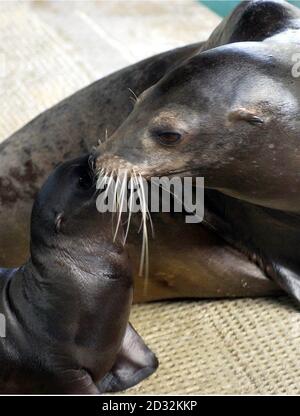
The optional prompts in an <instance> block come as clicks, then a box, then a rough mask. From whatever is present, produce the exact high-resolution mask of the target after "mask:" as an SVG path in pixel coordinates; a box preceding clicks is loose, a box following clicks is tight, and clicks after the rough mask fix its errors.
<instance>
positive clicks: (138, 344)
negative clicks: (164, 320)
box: [97, 324, 158, 393]
mask: <svg viewBox="0 0 300 416" xmlns="http://www.w3.org/2000/svg"><path fill="white" fill-rule="evenodd" d="M157 367H158V360H157V358H156V357H155V355H154V354H153V352H152V351H151V350H150V349H149V348H148V347H147V346H146V344H145V343H144V341H143V340H142V338H141V337H140V336H139V334H138V333H137V332H136V331H135V330H134V328H133V327H132V326H131V325H130V324H128V325H127V329H126V333H125V336H124V339H123V344H122V347H121V349H120V351H119V353H118V355H117V359H116V361H115V364H114V366H113V368H112V369H111V371H110V372H109V373H107V374H106V375H105V376H104V378H103V379H102V380H101V381H100V383H99V384H98V385H97V387H98V388H99V390H100V393H109V392H110V393H111V392H117V391H122V390H125V389H128V388H129V387H132V386H135V385H136V384H138V383H139V382H140V381H142V380H144V379H145V378H147V377H149V376H150V375H151V374H152V373H154V371H155V370H156V369H157Z"/></svg>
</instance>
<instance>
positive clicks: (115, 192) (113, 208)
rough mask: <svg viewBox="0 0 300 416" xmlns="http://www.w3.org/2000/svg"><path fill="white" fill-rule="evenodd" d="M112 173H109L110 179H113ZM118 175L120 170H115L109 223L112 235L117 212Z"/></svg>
mask: <svg viewBox="0 0 300 416" xmlns="http://www.w3.org/2000/svg"><path fill="white" fill-rule="evenodd" d="M113 172H114V170H113V171H112V173H111V178H113ZM119 175H120V170H119V169H117V171H116V182H115V189H114V195H113V206H112V222H111V226H112V235H114V214H115V213H116V212H117V209H118V199H119V198H118V197H119V195H118V187H119V183H120V179H119Z"/></svg>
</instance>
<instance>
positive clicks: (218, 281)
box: [0, 1, 296, 300]
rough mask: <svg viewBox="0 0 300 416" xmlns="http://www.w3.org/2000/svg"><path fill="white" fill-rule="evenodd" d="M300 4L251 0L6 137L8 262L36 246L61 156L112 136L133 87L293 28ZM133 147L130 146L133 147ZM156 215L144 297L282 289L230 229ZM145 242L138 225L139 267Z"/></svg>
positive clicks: (2, 254) (0, 168) (0, 254)
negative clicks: (42, 192)
mask: <svg viewBox="0 0 300 416" xmlns="http://www.w3.org/2000/svg"><path fill="white" fill-rule="evenodd" d="M295 10H296V9H294V8H293V7H292V6H289V5H288V4H287V3H281V4H278V3H276V2H272V1H256V2H254V1H250V2H243V4H242V5H240V6H239V7H238V8H237V9H236V10H235V11H234V12H233V13H232V15H231V16H230V17H229V18H228V19H225V20H224V22H223V23H222V24H221V25H220V26H219V27H218V28H217V29H216V31H215V32H214V33H213V34H212V35H211V37H210V38H209V40H208V41H207V42H204V43H201V44H199V43H198V44H195V45H189V46H187V47H184V48H180V49H177V50H174V51H170V52H167V53H164V54H160V55H158V56H155V57H152V58H149V59H147V60H145V61H142V62H140V63H138V64H135V65H133V66H131V67H129V68H125V69H124V70H122V71H119V72H117V73H115V74H113V75H111V76H109V77H106V78H104V79H103V80H100V81H97V82H96V83H94V84H92V85H91V86H89V87H87V88H86V89H83V90H82V91H79V92H78V93H76V94H75V95H73V96H72V97H70V98H68V99H66V100H64V101H62V102H61V103H59V104H58V105H57V106H55V107H53V108H52V109H50V110H48V111H46V112H45V113H43V114H42V115H40V116H39V117H37V118H36V119H35V120H33V121H32V122H31V123H29V124H28V125H27V126H25V127H24V128H23V129H21V130H19V131H18V132H17V133H15V134H14V135H13V136H12V137H11V138H9V139H8V140H6V141H5V142H4V143H2V144H1V145H0V157H1V163H0V197H1V199H0V232H1V243H2V244H1V250H0V260H1V263H0V264H2V265H5V266H15V265H17V264H20V262H21V261H24V259H25V258H26V256H27V252H28V235H29V233H28V228H29V227H28V224H29V213H30V210H31V206H32V201H33V198H34V195H35V194H36V192H37V189H38V188H39V186H40V184H41V182H42V181H43V179H44V178H45V177H46V176H47V174H48V173H49V172H50V170H51V169H52V168H53V166H54V165H55V164H57V163H58V162H59V161H61V160H64V159H66V158H70V157H73V156H78V155H79V154H81V153H84V152H85V151H87V150H88V149H89V148H90V146H92V145H95V144H96V142H97V140H98V139H99V138H102V139H103V138H104V137H105V135H106V130H107V132H108V136H110V135H112V133H113V132H114V131H115V130H116V129H117V128H118V127H119V125H120V124H121V123H122V122H123V121H124V120H125V119H126V117H127V116H128V114H129V113H130V110H131V104H130V100H129V97H128V88H131V89H132V90H133V91H134V92H135V93H136V94H137V95H140V94H141V93H142V92H143V91H144V90H147V89H148V88H149V87H150V86H151V85H153V84H155V83H156V82H157V81H159V80H160V79H161V78H162V77H163V76H164V75H165V74H166V73H167V72H168V71H170V69H171V68H172V67H174V65H175V66H176V65H177V66H180V63H182V62H183V61H185V60H186V59H187V58H189V57H191V56H193V55H197V54H199V53H200V52H201V51H205V50H207V49H210V48H214V47H216V46H219V45H220V44H226V43H230V42H237V41H242V42H244V41H247V40H255V41H261V40H262V39H264V37H266V36H268V35H267V34H268V33H269V32H270V30H271V32H272V31H273V32H274V31H275V30H278V31H280V30H283V28H285V27H289V26H288V25H289V24H290V20H291V19H292V17H293V16H296V12H295ZM253 22H255V24H253ZM203 64H204V65H205V64H206V63H205V61H203ZM220 79H222V76H221V78H220ZM220 79H218V80H217V82H218V83H221V81H220ZM268 95H269V93H268ZM212 98H213V97H212V96H211V99H212ZM114 137H116V136H114ZM137 144H138V143H137ZM132 150H133V151H134V148H132V149H131V148H130V149H128V153H130V152H131V151H132ZM155 221H156V222H157V225H156V238H155V242H154V243H153V245H152V247H153V249H154V251H155V255H151V256H150V279H149V290H148V292H147V294H146V295H142V286H143V281H142V279H137V280H136V282H137V284H136V287H137V290H136V292H135V293H136V298H135V299H136V300H147V299H162V298H172V297H191V296H192V297H214V296H215V297H218V296H221V297H222V296H249V295H253V296H257V295H266V294H270V293H273V292H274V290H276V286H275V285H273V284H272V283H271V282H270V281H269V280H268V279H266V278H265V276H264V274H263V273H262V272H261V270H260V269H259V268H258V267H256V266H255V265H254V264H253V265H252V269H251V268H250V266H249V262H248V261H247V258H245V256H244V255H243V254H242V253H240V252H239V251H236V250H234V249H233V248H231V251H230V252H229V250H228V246H227V245H226V244H224V239H223V236H221V237H220V236H218V235H217V234H215V235H213V234H211V233H210V232H209V230H207V229H206V228H204V227H201V226H200V225H199V226H193V227H191V226H190V225H189V224H185V223H184V221H183V219H182V216H180V215H171V216H170V215H168V214H162V215H158V216H157V217H156V219H155ZM166 230H168V232H170V230H172V234H173V235H176V236H180V238H177V240H173V241H172V242H170V241H169V240H168V239H167V238H166V233H165V231H166ZM139 246H140V240H139V239H137V238H136V237H135V234H134V232H132V234H131V235H130V247H129V249H130V251H131V253H132V254H133V255H132V258H133V263H134V264H133V269H134V271H135V270H137V267H136V266H135V264H136V263H137V262H136V261H135V260H134V259H135V257H137V256H138V255H139V250H140V248H139ZM151 250H152V249H151ZM154 251H153V250H152V251H151V252H152V253H154ZM137 253H138V254H137ZM208 258H209V259H210V261H207V259H208ZM134 274H135V276H136V275H137V273H136V272H134Z"/></svg>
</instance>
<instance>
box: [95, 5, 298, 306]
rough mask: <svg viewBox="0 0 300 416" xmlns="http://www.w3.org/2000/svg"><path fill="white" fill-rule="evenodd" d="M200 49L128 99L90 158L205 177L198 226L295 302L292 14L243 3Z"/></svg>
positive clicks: (149, 172)
mask: <svg viewBox="0 0 300 416" xmlns="http://www.w3.org/2000/svg"><path fill="white" fill-rule="evenodd" d="M254 22H255V24H254ZM237 41H241V42H239V43H237ZM250 41H251V42H250ZM232 42H233V43H232ZM208 44H209V46H210V47H212V49H209V50H207V51H203V50H201V51H200V52H199V53H195V54H194V55H193V56H192V57H190V58H188V59H186V60H185V61H184V62H183V63H181V64H180V65H177V66H176V68H173V69H172V70H170V71H169V72H168V73H167V74H166V75H165V76H164V77H163V78H162V79H161V80H159V81H158V82H157V83H156V84H155V85H153V86H152V87H150V88H149V89H147V90H146V91H144V92H143V93H142V94H141V95H140V96H139V97H138V98H137V101H136V104H135V107H134V109H133V111H132V113H131V114H130V116H129V117H128V118H127V119H126V120H125V122H124V123H123V124H122V125H121V126H120V127H119V129H118V130H117V131H116V132H115V133H114V134H113V136H112V137H111V138H110V139H109V140H108V141H106V142H105V143H104V144H103V145H101V146H99V149H98V153H97V154H96V157H97V161H98V163H99V166H101V168H103V167H104V168H105V169H106V170H107V171H108V172H110V171H114V170H117V169H118V168H119V167H122V169H123V170H127V171H128V172H129V173H131V172H137V173H138V174H140V175H142V176H143V177H144V178H150V177H153V176H165V175H167V176H174V175H176V176H180V177H183V176H204V177H205V187H206V194H205V208H206V213H205V222H204V223H203V226H204V227H205V225H206V224H207V225H208V227H209V228H211V229H212V230H213V231H214V232H215V233H216V235H218V236H219V237H221V238H223V240H224V241H226V242H227V243H228V248H230V247H234V248H235V249H236V250H237V251H238V252H239V253H242V254H243V255H245V256H246V257H247V261H248V267H252V265H253V264H256V265H258V267H259V268H260V270H261V271H262V273H263V274H264V275H265V276H267V277H269V278H271V279H272V280H274V281H276V282H277V283H278V284H279V285H280V286H281V287H282V288H283V289H284V290H286V291H287V292H288V293H290V294H291V295H292V296H294V297H295V298H296V299H297V300H298V301H300V262H299V246H300V216H299V213H300V192H299V190H300V173H299V172H300V169H299V168H300V158H299V152H300V147H299V136H300V125H299V105H300V81H299V78H295V77H294V76H293V72H292V67H293V65H294V61H293V55H294V54H295V53H297V52H299V47H300V11H299V10H298V9H297V8H295V7H293V6H290V5H288V4H287V3H285V2H278V1H249V2H243V3H242V4H241V5H240V6H239V7H237V8H236V10H235V11H234V12H233V14H232V15H231V16H230V17H229V18H228V19H226V20H225V21H224V22H223V23H222V24H221V26H220V27H219V28H218V29H217V30H216V31H215V32H214V34H213V37H212V39H211V40H210V41H209V42H208ZM128 149H130V151H129V150H128ZM225 260H226V259H225ZM231 261H232V260H231ZM226 265H227V261H225V267H226ZM220 279H221V276H220Z"/></svg>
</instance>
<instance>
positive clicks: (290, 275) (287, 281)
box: [272, 264, 300, 303]
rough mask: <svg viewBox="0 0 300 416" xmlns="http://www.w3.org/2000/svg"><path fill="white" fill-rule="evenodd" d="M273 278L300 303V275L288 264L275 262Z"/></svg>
mask: <svg viewBox="0 0 300 416" xmlns="http://www.w3.org/2000/svg"><path fill="white" fill-rule="evenodd" d="M273 270H274V272H275V273H272V278H273V279H274V280H275V281H276V283H278V285H279V286H280V287H282V289H283V290H285V291H286V292H288V293H289V294H290V295H291V296H292V297H293V298H294V299H295V300H296V301H297V302H299V303H300V277H299V274H297V273H295V272H294V271H293V270H291V269H290V268H289V267H287V266H283V265H278V264H276V265H275V264H273Z"/></svg>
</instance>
